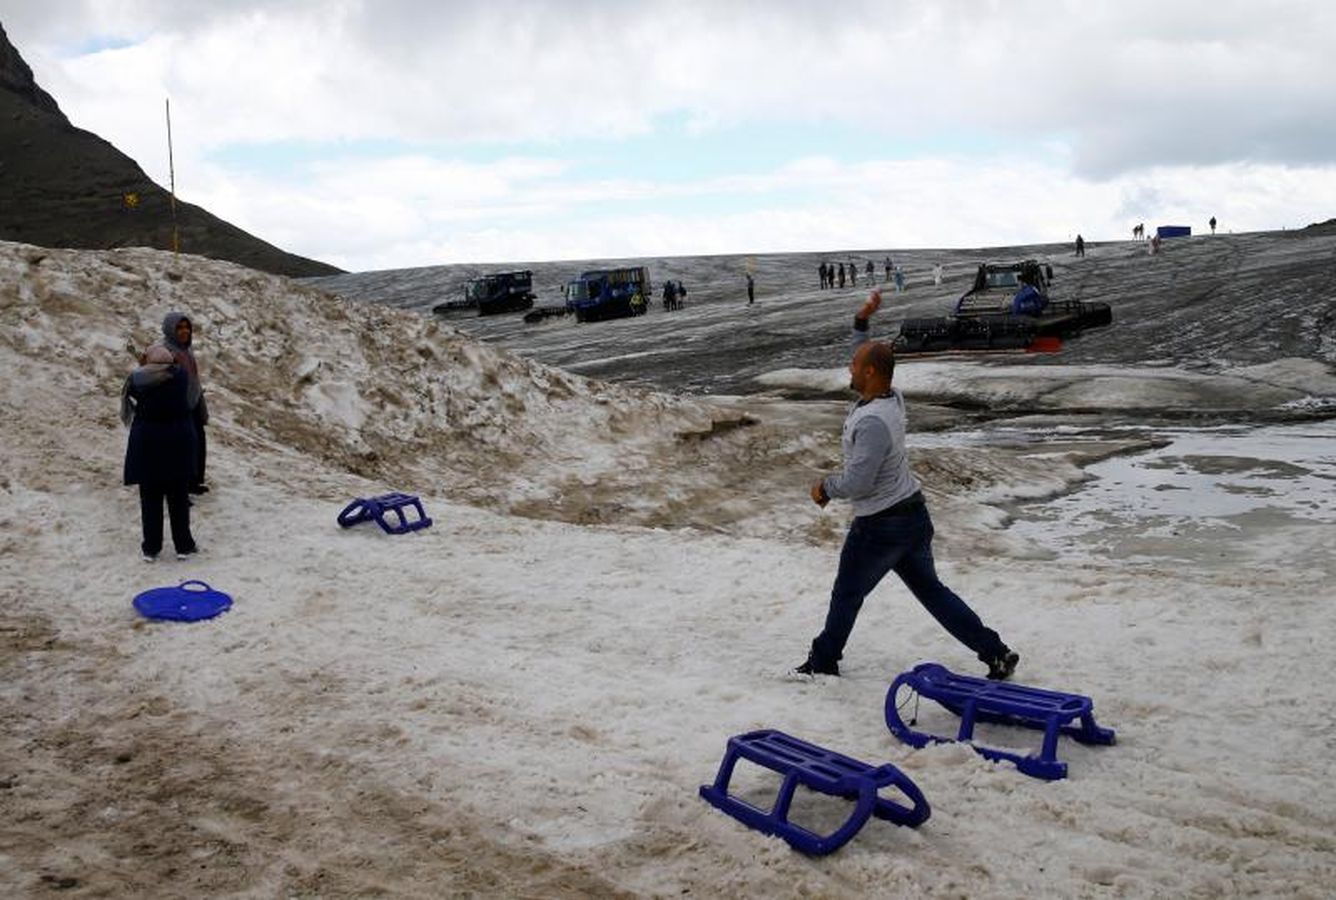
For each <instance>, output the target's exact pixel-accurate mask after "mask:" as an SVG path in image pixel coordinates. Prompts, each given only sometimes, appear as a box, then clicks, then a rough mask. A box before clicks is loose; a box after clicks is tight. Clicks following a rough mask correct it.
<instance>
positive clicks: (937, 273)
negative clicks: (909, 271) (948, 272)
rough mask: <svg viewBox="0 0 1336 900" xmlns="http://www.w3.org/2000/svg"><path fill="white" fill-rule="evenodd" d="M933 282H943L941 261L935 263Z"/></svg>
mask: <svg viewBox="0 0 1336 900" xmlns="http://www.w3.org/2000/svg"><path fill="white" fill-rule="evenodd" d="M932 283H933V284H941V283H942V264H941V263H938V264H937V265H935V266H933V267H932Z"/></svg>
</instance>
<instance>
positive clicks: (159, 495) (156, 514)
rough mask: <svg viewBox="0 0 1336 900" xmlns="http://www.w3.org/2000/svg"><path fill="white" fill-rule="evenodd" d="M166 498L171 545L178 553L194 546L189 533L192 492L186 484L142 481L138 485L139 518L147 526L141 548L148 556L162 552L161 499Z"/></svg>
mask: <svg viewBox="0 0 1336 900" xmlns="http://www.w3.org/2000/svg"><path fill="white" fill-rule="evenodd" d="M164 499H165V500H166V501H167V517H168V518H169V519H170V520H171V523H172V546H173V547H175V548H176V551H177V552H178V553H187V552H190V551H192V550H194V549H195V539H194V538H193V537H191V536H190V495H189V494H188V493H187V492H186V486H185V485H184V484H181V485H166V484H141V485H140V486H139V517H140V519H141V520H142V522H143V525H144V542H143V543H142V544H140V545H139V548H140V549H141V550H143V551H144V553H145V554H147V555H149V556H157V555H158V554H159V553H160V552H161V551H162V501H163V500H164Z"/></svg>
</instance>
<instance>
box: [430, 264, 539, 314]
mask: <svg viewBox="0 0 1336 900" xmlns="http://www.w3.org/2000/svg"><path fill="white" fill-rule="evenodd" d="M533 299H534V292H533V273H532V272H530V271H529V270H528V269H525V270H523V271H519V272H497V273H495V274H492V275H484V276H482V277H481V278H474V279H473V280H472V281H470V282H468V283H467V284H465V285H464V299H462V300H447V301H446V302H444V303H438V304H436V305H435V306H433V307H432V308H431V311H432V312H434V313H436V314H437V315H447V314H449V313H452V312H456V311H458V310H468V309H476V310H477V311H478V315H480V316H494V315H497V314H499V313H508V312H521V311H523V310H526V309H529V308H530V307H531V306H533Z"/></svg>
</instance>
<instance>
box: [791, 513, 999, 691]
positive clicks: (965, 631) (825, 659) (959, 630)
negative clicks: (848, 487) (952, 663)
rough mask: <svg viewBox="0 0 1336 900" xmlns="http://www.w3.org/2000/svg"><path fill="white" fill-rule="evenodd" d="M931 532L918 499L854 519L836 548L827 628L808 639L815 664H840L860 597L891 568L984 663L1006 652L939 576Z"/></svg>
mask: <svg viewBox="0 0 1336 900" xmlns="http://www.w3.org/2000/svg"><path fill="white" fill-rule="evenodd" d="M932 535H933V529H932V519H931V517H929V515H928V507H927V506H926V505H924V504H922V503H919V504H915V505H914V506H912V507H910V508H909V509H907V510H905V511H904V512H903V513H901V514H899V515H890V516H882V517H880V518H877V517H867V516H860V517H858V518H856V519H854V521H853V524H852V525H850V526H849V534H848V535H847V536H846V537H845V539H844V549H843V550H841V551H840V570H839V573H838V574H837V575H836V576H835V587H834V588H833V589H832V590H831V592H830V610H829V611H828V612H827V613H826V627H825V629H824V630H823V631H822V632H821V634H819V635H818V636H817V638H816V640H814V641H812V652H811V660H812V662H813V663H814V664H816V665H817V666H818V667H826V666H829V665H831V664H833V663H836V662H839V659H840V657H841V656H843V655H844V645H845V643H846V642H848V640H849V632H851V631H853V629H854V621H855V620H856V619H857V618H858V611H859V610H860V609H862V608H863V599H864V598H865V597H867V595H868V594H870V593H872V589H873V588H875V587H876V586H877V584H878V583H879V582H880V581H881V580H882V578H884V577H885V576H886V573H887V572H891V571H894V572H895V574H896V575H899V576H900V580H901V581H903V582H904V583H905V587H907V588H909V590H910V591H911V592H912V593H913V595H914V596H915V597H916V598H917V599H918V602H919V603H922V604H923V608H924V609H926V610H927V611H928V612H929V613H931V614H932V617H933V618H934V619H936V620H937V621H938V622H940V623H941V624H942V627H943V628H945V629H946V630H947V631H949V632H951V635H952V636H953V637H954V638H955V639H956V640H958V641H960V642H961V643H962V644H964V645H965V646H966V647H969V648H970V649H971V650H973V651H974V652H975V653H976V654H978V657H979V659H980V660H983V661H985V662H987V661H988V660H990V659H995V658H997V657H1000V656H1002V655H1004V654H1005V653H1007V646H1006V644H1004V643H1002V639H1001V638H1000V637H998V636H997V632H996V631H993V630H992V629H991V628H988V627H986V626H985V625H984V624H983V622H981V621H980V620H979V617H978V615H977V614H975V612H974V610H972V609H970V608H969V605H968V604H966V603H965V601H964V600H961V599H960V597H958V596H956V593H955V592H954V591H952V590H951V589H950V588H949V587H947V586H946V585H944V584H942V582H941V579H939V578H938V577H937V568H936V567H935V566H934V565H933V562H932Z"/></svg>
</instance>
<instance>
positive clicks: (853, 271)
mask: <svg viewBox="0 0 1336 900" xmlns="http://www.w3.org/2000/svg"><path fill="white" fill-rule="evenodd" d="M849 287H858V266H856V265H855V264H854V261H853V260H852V259H851V260H849Z"/></svg>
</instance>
